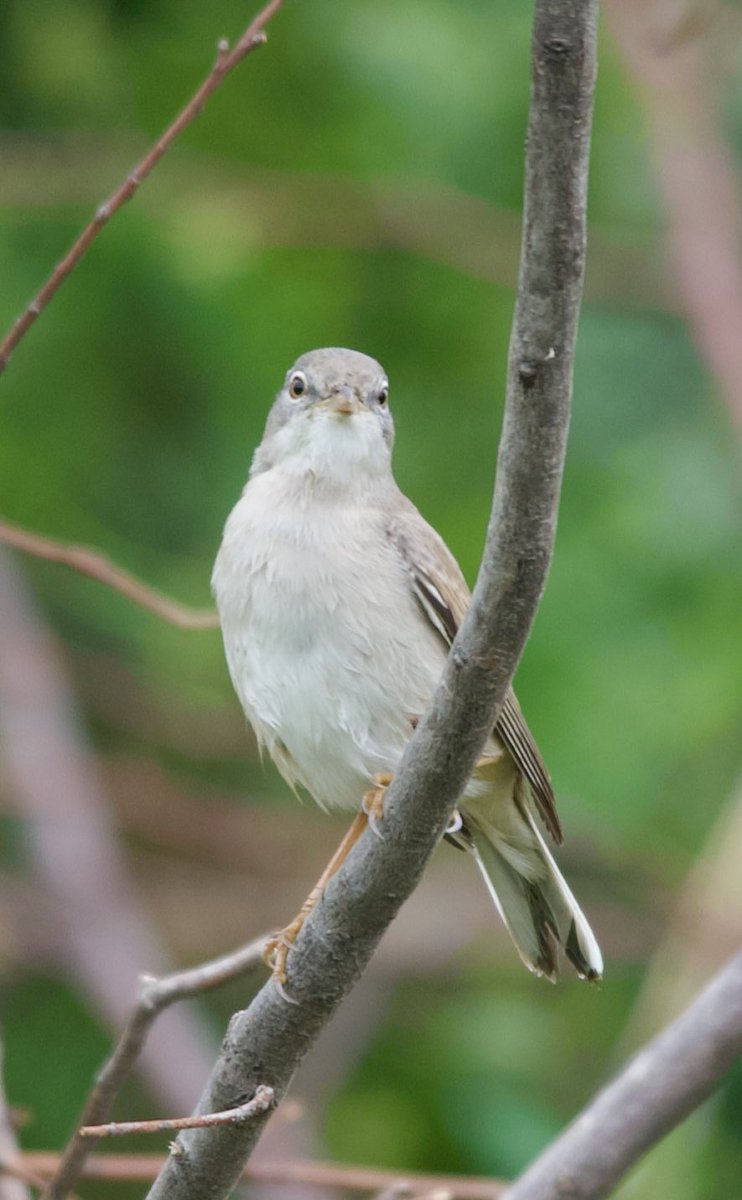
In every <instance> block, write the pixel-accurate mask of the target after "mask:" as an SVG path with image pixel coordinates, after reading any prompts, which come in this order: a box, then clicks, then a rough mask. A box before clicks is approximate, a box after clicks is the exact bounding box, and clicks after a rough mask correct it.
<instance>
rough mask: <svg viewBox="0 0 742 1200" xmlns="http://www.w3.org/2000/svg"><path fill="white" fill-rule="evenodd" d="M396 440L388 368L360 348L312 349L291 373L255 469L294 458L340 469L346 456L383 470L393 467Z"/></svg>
mask: <svg viewBox="0 0 742 1200" xmlns="http://www.w3.org/2000/svg"><path fill="white" fill-rule="evenodd" d="M393 442H394V423H393V421H392V415H391V413H390V411H389V384H388V381H387V377H386V374H385V372H384V369H383V367H381V366H380V365H379V363H377V362H376V361H375V359H373V358H369V357H368V355H366V354H360V353H359V352H358V351H357V350H343V349H339V348H337V347H330V348H328V349H324V350H310V351H309V353H307V354H302V356H301V358H298V359H297V360H296V362H295V363H294V365H293V367H291V369H290V371H288V372H287V374H286V378H285V379H284V381H283V387H282V388H281V391H280V392H279V393H278V395H277V396H276V399H275V401H274V403H273V407H272V408H271V411H270V413H269V415H268V420H267V422H266V426H265V433H264V434H263V441H262V443H261V445H260V447H259V449H258V451H257V453H256V456H255V461H254V463H253V474H254V473H255V472H256V471H264V470H268V469H269V468H270V467H271V466H273V465H275V464H276V463H277V462H285V461H287V460H288V459H290V458H292V459H293V458H294V457H295V458H297V459H298V460H300V462H301V463H303V464H304V465H305V466H306V467H307V469H310V470H312V471H314V472H315V473H321V474H330V475H334V474H337V473H338V471H339V470H340V469H341V468H342V466H343V463H342V460H343V459H345V460H347V463H346V465H347V466H349V467H355V468H356V469H358V470H362V469H363V467H364V466H366V467H367V468H370V469H374V468H376V469H378V467H379V466H380V465H382V464H386V465H387V466H388V463H389V459H390V456H391V450H392V444H393Z"/></svg>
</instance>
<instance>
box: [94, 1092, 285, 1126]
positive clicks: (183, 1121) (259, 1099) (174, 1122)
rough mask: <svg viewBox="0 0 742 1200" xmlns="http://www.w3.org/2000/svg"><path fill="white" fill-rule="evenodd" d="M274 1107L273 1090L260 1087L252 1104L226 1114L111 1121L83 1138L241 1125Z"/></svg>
mask: <svg viewBox="0 0 742 1200" xmlns="http://www.w3.org/2000/svg"><path fill="white" fill-rule="evenodd" d="M272 1106H273V1088H269V1087H264V1086H262V1085H261V1086H260V1087H259V1088H258V1090H257V1091H256V1093H255V1095H254V1096H253V1098H252V1100H246V1101H245V1103H244V1104H238V1105H237V1107H236V1108H227V1109H225V1111H224V1112H218V1113H202V1114H201V1116H198V1117H166V1118H165V1119H164V1120H159V1121H109V1123H108V1124H107V1125H83V1127H82V1129H81V1130H80V1137H84V1138H103V1137H126V1136H127V1134H130V1133H173V1132H175V1131H177V1130H179V1129H208V1128H209V1127H211V1126H213V1125H240V1124H241V1123H242V1122H243V1121H250V1120H252V1118H253V1117H254V1116H256V1115H257V1114H258V1113H264V1112H267V1111H268V1109H269V1108H271V1107H272Z"/></svg>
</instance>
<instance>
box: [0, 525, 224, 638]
mask: <svg viewBox="0 0 742 1200" xmlns="http://www.w3.org/2000/svg"><path fill="white" fill-rule="evenodd" d="M0 542H4V543H5V545H6V546H12V547H13V549H14V550H21V551H22V552H23V553H24V554H31V555H32V556H33V557H34V558H43V559H45V560H46V562H55V563H62V565H63V566H65V567H71V568H72V569H73V571H79V572H80V574H81V575H87V576H88V577H89V578H90V579H96V580H97V581H98V583H103V584H105V586H106V587H109V588H112V589H113V591H114V592H119V594H120V595H122V596H126V598H127V600H131V601H132V602H133V603H134V604H138V605H139V607H140V608H146V609H147V610H148V612H151V613H154V614H155V616H157V617H161V618H162V620H163V621H167V622H169V624H170V625H178V626H179V627H180V628H181V629H214V628H215V627H216V626H217V625H218V624H219V621H218V619H217V615H216V613H215V612H214V610H213V609H212V608H189V606H188V605H187V604H181V603H180V602H179V601H178V600H173V599H172V598H171V597H170V596H166V595H164V593H163V592H158V591H157V589H156V588H152V587H149V585H148V584H146V583H142V581H141V580H140V579H136V578H135V577H134V576H133V575H130V574H129V572H128V571H125V570H124V569H123V568H122V567H117V566H116V564H115V563H112V562H111V560H110V558H107V557H106V555H105V554H101V552H100V550H92V549H91V548H90V547H89V546H78V545H74V544H71V543H69V542H56V541H53V540H52V539H51V538H46V537H41V536H40V535H39V534H38V533H31V532H30V531H29V530H28V529H21V527H20V526H19V525H9V524H8V522H7V521H0Z"/></svg>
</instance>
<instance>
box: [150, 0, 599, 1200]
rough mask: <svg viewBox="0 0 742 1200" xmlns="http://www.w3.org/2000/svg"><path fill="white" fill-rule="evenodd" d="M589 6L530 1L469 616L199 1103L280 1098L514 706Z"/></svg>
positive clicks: (187, 1175) (169, 1171)
mask: <svg viewBox="0 0 742 1200" xmlns="http://www.w3.org/2000/svg"><path fill="white" fill-rule="evenodd" d="M595 28H596V3H595V0H536V3H535V17H534V27H533V40H532V77H531V106H530V115H529V125H528V146H527V154H526V197H525V214H524V235H523V246H522V256H521V267H520V274H519V282H518V295H517V302H516V314H515V323H514V328H513V334H512V339H511V346H510V356H509V365H508V380H507V394H506V406H505V417H504V423H503V432H502V438H501V443H500V450H499V455H498V467H497V482H496V487H495V495H494V501H493V508H492V516H491V519H490V524H489V529H488V533H487V543H486V547H485V553H484V558H483V562H482V567H481V569H480V573H479V578H478V580H477V585H476V587H475V589H474V595H473V598H472V604H471V608H470V610H469V612H468V614H467V616H466V619H465V620H464V622H463V624H462V626H461V629H460V632H459V635H458V636H457V638H456V641H455V643H454V646H453V649H452V651H451V654H450V656H449V660H448V662H447V665H446V669H445V671H444V675H443V679H442V681H441V684H440V685H439V687H438V689H437V690H436V693H435V695H434V697H433V700H432V702H431V704H430V706H429V708H428V710H427V712H426V713H425V714H424V716H423V718H422V720H421V721H420V724H419V726H418V728H417V730H416V732H415V733H414V734H413V736H412V738H411V740H410V743H409V745H408V747H407V750H406V752H405V754H404V757H403V759H402V763H401V766H400V769H399V772H398V774H397V776H396V778H395V780H394V782H393V783H392V785H391V787H390V789H389V791H388V793H387V798H386V804H385V816H384V834H385V837H384V841H383V843H382V842H381V841H380V840H379V839H378V838H376V837H374V836H373V834H370V835H369V834H368V833H366V834H364V835H363V836H362V837H361V838H360V840H359V841H358V842H357V844H356V846H355V847H354V849H353V850H352V851H351V853H350V855H349V856H348V858H347V859H346V862H345V865H344V866H343V867H342V868H341V869H340V871H339V872H338V874H337V875H336V876H335V877H334V879H333V880H332V881H331V883H330V884H329V886H328V887H327V890H326V892H325V894H324V897H323V902H322V903H321V904H319V905H318V906H317V907H316V908H315V910H314V912H313V914H312V915H311V916H310V918H309V920H308V921H307V923H306V924H305V926H304V928H303V930H302V932H301V934H300V935H299V937H298V939H297V942H296V945H295V948H294V950H293V952H292V957H291V960H290V963H289V979H288V990H289V992H290V994H291V995H292V996H293V998H294V999H295V1000H296V1003H294V1004H287V1003H286V1002H285V1000H283V999H282V997H281V995H280V994H279V992H278V990H277V988H276V987H275V985H274V984H273V983H269V984H268V985H266V986H265V987H264V988H263V989H262V990H261V991H260V992H259V993H258V995H257V996H256V997H255V999H254V1000H253V1001H252V1003H251V1005H250V1007H249V1008H248V1009H247V1010H245V1011H243V1012H238V1013H236V1014H235V1015H234V1017H233V1018H232V1020H231V1022H230V1025H229V1029H228V1031H227V1034H226V1036H225V1039H224V1043H223V1046H222V1051H221V1054H220V1056H219V1058H218V1060H217V1062H216V1064H215V1066H214V1069H213V1071H212V1075H211V1079H210V1080H209V1082H208V1084H207V1086H206V1089H205V1091H204V1093H203V1095H202V1097H201V1100H200V1103H199V1111H200V1112H220V1111H223V1110H225V1109H228V1108H230V1107H232V1106H234V1105H235V1104H236V1103H238V1102H239V1100H240V1098H241V1097H244V1096H245V1095H252V1094H254V1092H255V1090H256V1089H257V1087H258V1086H259V1085H260V1084H261V1083H263V1084H265V1085H266V1086H269V1087H272V1088H273V1090H274V1093H275V1095H276V1098H277V1100H280V1099H281V1097H282V1096H283V1095H284V1094H285V1092H286V1090H287V1088H288V1086H289V1084H290V1081H291V1078H292V1076H293V1074H294V1071H295V1070H296V1067H297V1065H298V1063H299V1061H300V1060H301V1058H302V1057H303V1055H304V1054H305V1053H306V1051H307V1050H308V1049H309V1048H310V1046H311V1045H312V1043H313V1042H314V1040H315V1039H316V1037H317V1036H318V1034H319V1032H320V1030H321V1029H322V1027H323V1026H324V1025H325V1023H326V1022H327V1020H328V1019H329V1017H330V1016H331V1014H332V1013H333V1011H334V1010H335V1008H336V1007H337V1005H338V1004H339V1003H340V1001H341V1000H342V999H343V997H344V995H345V994H346V993H347V992H348V991H349V990H350V988H351V987H352V985H353V983H354V982H355V980H356V979H357V978H358V975H359V974H360V972H361V971H362V970H363V968H364V967H365V966H366V963H367V962H368V960H369V958H370V957H371V954H372V953H373V950H374V948H375V947H376V945H377V943H378V941H379V939H380V937H381V936H382V934H383V933H384V930H385V929H386V927H387V926H388V924H389V923H390V921H391V920H392V918H393V917H394V916H395V914H396V913H397V911H398V910H399V907H400V905H401V904H402V902H403V901H404V900H405V899H406V898H407V897H408V896H409V895H410V893H411V892H412V890H413V888H414V887H415V885H416V884H417V882H418V880H419V878H420V876H421V874H422V871H423V869H424V867H425V864H426V863H427V861H428V859H429V857H430V855H431V854H432V852H433V850H434V848H435V846H436V845H437V843H438V841H439V840H440V837H441V836H442V834H443V832H444V831H445V828H446V825H447V823H448V820H449V817H450V814H451V812H452V810H453V806H454V804H455V802H456V799H457V797H458V796H459V795H460V793H461V791H462V790H463V787H464V785H465V783H466V780H467V778H468V776H469V774H470V772H471V770H472V768H473V766H474V763H475V760H476V758H477V756H478V755H479V754H480V752H481V750H482V747H483V745H484V742H485V739H486V736H487V734H488V732H489V731H490V730H491V729H492V726H493V723H494V721H495V718H496V716H497V714H498V711H499V709H500V707H501V706H502V703H503V701H504V699H505V695H506V691H507V687H508V685H509V683H510V679H511V677H512V675H513V672H514V670H515V667H516V664H517V662H518V659H519V657H520V654H521V652H522V650H523V647H524V645H525V642H526V639H527V636H528V633H529V630H530V627H531V623H532V621H533V617H534V614H535V611H536V608H537V605H538V601H539V599H540V596H541V593H542V591H543V588H544V584H545V580H546V575H547V571H548V567H549V563H550V559H551V553H552V547H553V541H554V532H555V526H556V517H557V508H558V503H559V492H560V486H561V477H562V469H563V463H564V455H565V450H566V440H567V428H568V424H569V400H570V392H571V381H572V364H573V355H574V342H575V334H576V328H577V316H578V311H579V303H580V296H581V290H582V278H583V266H584V246H585V203H586V188H587V164H588V149H589V135H590V119H591V112H592V93H593V83H594V75H595ZM265 1120H266V1117H263V1118H262V1119H261V1118H258V1119H257V1120H256V1121H254V1122H252V1123H251V1124H250V1126H249V1127H234V1128H231V1127H230V1128H217V1129H210V1130H205V1129H193V1130H189V1131H188V1132H185V1133H181V1134H180V1135H179V1137H178V1139H177V1142H176V1143H175V1145H176V1148H177V1150H176V1153H174V1154H172V1155H171V1157H170V1158H169V1160H168V1162H167V1164H166V1165H165V1167H164V1169H163V1171H162V1172H161V1174H160V1175H159V1177H158V1179H157V1180H156V1182H155V1184H154V1186H153V1188H152V1190H151V1192H150V1200H164V1198H165V1197H167V1200H193V1198H194V1197H196V1196H197V1197H199V1200H223V1198H224V1197H226V1196H227V1195H229V1194H230V1192H231V1189H232V1188H233V1186H234V1185H235V1183H236V1181H237V1179H238V1178H239V1176H240V1173H241V1171H242V1168H243V1164H244V1161H245V1158H246V1157H247V1155H248V1154H249V1153H250V1152H251V1150H252V1148H253V1146H254V1145H255V1142H256V1141H257V1138H258V1136H259V1134H260V1132H261V1128H262V1126H263V1124H264V1122H265Z"/></svg>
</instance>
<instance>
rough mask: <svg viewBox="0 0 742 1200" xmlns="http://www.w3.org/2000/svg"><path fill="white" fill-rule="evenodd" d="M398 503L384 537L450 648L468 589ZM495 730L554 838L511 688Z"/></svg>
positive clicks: (416, 517)
mask: <svg viewBox="0 0 742 1200" xmlns="http://www.w3.org/2000/svg"><path fill="white" fill-rule="evenodd" d="M399 498H400V500H401V501H402V503H399V502H398V503H397V504H395V505H394V508H395V514H394V516H393V517H392V518H391V520H390V521H389V524H388V526H387V536H388V538H389V540H390V541H391V543H392V544H393V546H394V547H395V549H396V551H397V553H398V554H399V556H400V558H401V559H402V561H403V563H404V565H405V568H406V570H407V572H408V574H409V576H410V581H411V584H412V588H413V591H414V594H415V598H416V599H417V601H418V603H419V605H420V607H421V609H422V611H423V612H424V613H425V616H426V617H427V618H428V620H429V621H430V623H431V625H433V627H434V628H435V629H436V630H437V631H438V633H439V634H440V636H441V637H442V638H443V640H444V642H445V643H446V645H447V646H448V647H450V646H451V643H452V642H453V639H454V637H455V636H456V631H457V630H458V628H459V625H460V624H461V622H462V620H463V619H464V614H465V612H466V610H467V608H468V607H469V600H470V593H469V589H468V587H467V586H466V580H465V579H464V576H463V575H462V574H461V570H460V568H459V565H458V563H457V562H456V559H455V558H454V557H453V555H452V554H451V552H450V550H449V549H448V547H447V546H446V543H445V542H444V541H443V538H441V537H440V536H439V535H438V534H437V533H436V531H435V530H434V529H433V528H432V527H431V526H430V525H428V523H427V521H426V520H425V519H424V518H423V517H422V516H421V514H420V513H419V512H418V510H417V509H416V508H415V506H414V504H412V503H411V501H409V500H408V499H407V497H406V496H404V495H403V493H401V492H400V493H399ZM495 732H496V733H497V735H498V737H499V738H500V739H501V740H502V742H503V743H504V745H505V746H506V747H507V749H508V751H509V752H510V754H511V755H512V757H513V759H514V760H515V763H516V765H517V766H518V768H519V769H520V770H521V771H522V772H523V774H524V775H525V777H526V779H527V780H528V782H529V783H530V785H531V788H532V791H533V796H534V800H535V801H536V804H537V806H538V810H539V812H540V814H541V817H542V818H543V821H544V824H545V825H546V828H547V829H548V830H549V833H550V834H551V835H552V837H553V838H554V840H555V841H556V842H557V843H561V841H562V830H561V826H560V824H559V817H558V815H557V811H556V804H555V800H554V792H553V790H552V787H551V781H550V779H549V773H548V771H547V769H546V766H545V764H544V760H543V759H542V757H541V754H540V753H539V749H538V746H537V745H536V743H535V741H534V739H533V735H532V733H531V731H530V729H529V728H528V726H527V725H526V721H525V717H524V716H523V713H522V712H521V709H520V705H519V704H518V701H517V699H516V696H515V692H514V691H513V689H512V688H508V694H507V696H506V697H505V703H504V705H503V707H502V711H501V713H500V716H499V718H498V721H497V724H496V726H495Z"/></svg>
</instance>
